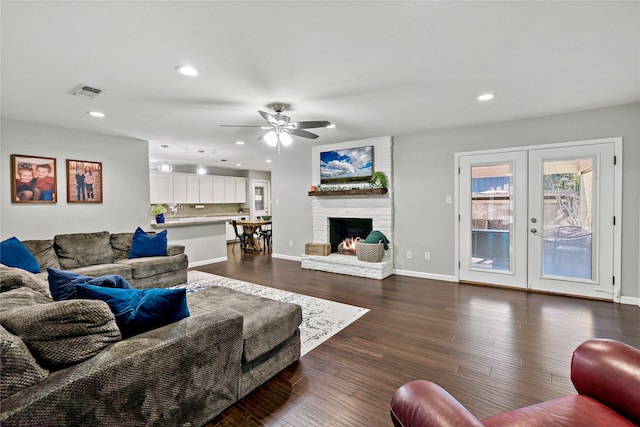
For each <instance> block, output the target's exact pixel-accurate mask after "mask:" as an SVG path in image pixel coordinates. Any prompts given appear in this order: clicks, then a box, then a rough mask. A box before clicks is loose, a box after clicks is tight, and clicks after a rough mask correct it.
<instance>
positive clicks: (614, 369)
mask: <svg viewBox="0 0 640 427" xmlns="http://www.w3.org/2000/svg"><path fill="white" fill-rule="evenodd" d="M571 381H573V385H574V386H575V388H576V390H578V393H580V394H582V395H585V396H589V397H591V398H593V399H595V400H597V401H599V402H600V403H602V404H604V405H606V406H608V407H610V408H611V409H613V410H614V411H616V412H618V413H620V414H622V415H623V416H625V417H626V418H628V419H629V420H631V421H633V422H634V423H635V424H639V425H640V405H638V402H640V350H638V349H636V348H634V347H631V346H629V345H627V344H624V343H622V342H619V341H614V340H608V339H591V340H588V341H585V342H584V343H582V344H581V345H580V346H579V347H578V348H577V349H576V350H575V351H574V352H573V358H572V359H571Z"/></svg>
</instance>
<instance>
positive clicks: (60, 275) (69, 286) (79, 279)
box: [47, 268, 133, 301]
mask: <svg viewBox="0 0 640 427" xmlns="http://www.w3.org/2000/svg"><path fill="white" fill-rule="evenodd" d="M47 273H49V277H48V279H49V291H51V297H52V298H53V300H54V301H64V300H68V299H74V298H76V286H77V285H79V284H83V283H87V284H89V285H95V286H103V287H107V288H123V289H133V287H132V286H131V284H130V283H129V282H127V279H125V278H124V277H122V276H119V275H117V274H107V275H105V276H100V277H90V276H83V275H82V274H76V273H72V272H70V271H64V270H57V269H55V268H47Z"/></svg>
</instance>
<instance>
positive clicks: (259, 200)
mask: <svg viewBox="0 0 640 427" xmlns="http://www.w3.org/2000/svg"><path fill="white" fill-rule="evenodd" d="M253 200H254V209H255V210H256V211H263V210H264V187H258V186H256V187H255V190H254V195H253Z"/></svg>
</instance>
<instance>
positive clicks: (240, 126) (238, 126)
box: [220, 125, 262, 128]
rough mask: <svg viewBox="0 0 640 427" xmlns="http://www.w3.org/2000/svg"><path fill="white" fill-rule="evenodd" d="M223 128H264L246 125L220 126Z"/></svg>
mask: <svg viewBox="0 0 640 427" xmlns="http://www.w3.org/2000/svg"><path fill="white" fill-rule="evenodd" d="M220 126H221V127H223V128H261V127H262V126H246V125H220Z"/></svg>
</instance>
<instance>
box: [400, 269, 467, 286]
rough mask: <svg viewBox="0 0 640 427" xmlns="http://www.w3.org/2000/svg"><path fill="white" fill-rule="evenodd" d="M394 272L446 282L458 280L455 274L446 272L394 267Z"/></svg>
mask: <svg viewBox="0 0 640 427" xmlns="http://www.w3.org/2000/svg"><path fill="white" fill-rule="evenodd" d="M393 274H396V275H398V276H408V277H418V278H420V279H432V280H442V281H444V282H456V283H457V282H458V279H456V277H455V276H449V275H446V274H433V273H424V272H422V271H411V270H397V269H394V270H393Z"/></svg>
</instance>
